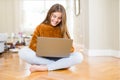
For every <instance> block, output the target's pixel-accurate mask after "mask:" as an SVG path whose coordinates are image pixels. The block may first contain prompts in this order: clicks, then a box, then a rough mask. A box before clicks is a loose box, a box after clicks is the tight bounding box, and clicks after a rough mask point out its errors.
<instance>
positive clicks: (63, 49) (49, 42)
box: [36, 37, 73, 57]
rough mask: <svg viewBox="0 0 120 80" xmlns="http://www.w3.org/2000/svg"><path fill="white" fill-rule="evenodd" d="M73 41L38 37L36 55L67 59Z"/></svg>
mask: <svg viewBox="0 0 120 80" xmlns="http://www.w3.org/2000/svg"><path fill="white" fill-rule="evenodd" d="M72 42H73V40H72V39H65V38H48V37H38V38H37V48H36V55H37V56H41V57H67V56H69V55H70V49H71V48H72Z"/></svg>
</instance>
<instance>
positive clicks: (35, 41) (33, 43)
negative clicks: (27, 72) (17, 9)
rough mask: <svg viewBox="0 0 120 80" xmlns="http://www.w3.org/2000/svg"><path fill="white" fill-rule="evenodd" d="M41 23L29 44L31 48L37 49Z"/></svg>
mask: <svg viewBox="0 0 120 80" xmlns="http://www.w3.org/2000/svg"><path fill="white" fill-rule="evenodd" d="M40 31H41V28H40V25H38V26H37V27H36V29H35V31H34V33H33V35H32V39H31V42H30V45H29V48H31V49H32V50H34V51H36V45H37V37H38V36H40Z"/></svg>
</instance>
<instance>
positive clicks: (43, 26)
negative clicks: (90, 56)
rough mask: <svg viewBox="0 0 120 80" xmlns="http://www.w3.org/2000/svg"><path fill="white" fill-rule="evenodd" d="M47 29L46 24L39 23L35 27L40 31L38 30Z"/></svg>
mask: <svg viewBox="0 0 120 80" xmlns="http://www.w3.org/2000/svg"><path fill="white" fill-rule="evenodd" d="M47 27H49V25H48V24H44V23H41V24H39V25H38V26H37V29H40V28H41V29H42V28H47Z"/></svg>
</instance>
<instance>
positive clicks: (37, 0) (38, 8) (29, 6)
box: [22, 0, 67, 32]
mask: <svg viewBox="0 0 120 80" xmlns="http://www.w3.org/2000/svg"><path fill="white" fill-rule="evenodd" d="M55 3H60V4H62V5H63V6H64V7H65V8H66V7H67V6H66V1H65V0H23V22H24V23H23V26H22V32H33V30H34V29H35V27H36V26H37V25H38V24H40V23H41V22H42V21H43V20H44V19H45V17H46V15H47V11H48V9H49V8H50V7H51V6H52V5H53V4H55Z"/></svg>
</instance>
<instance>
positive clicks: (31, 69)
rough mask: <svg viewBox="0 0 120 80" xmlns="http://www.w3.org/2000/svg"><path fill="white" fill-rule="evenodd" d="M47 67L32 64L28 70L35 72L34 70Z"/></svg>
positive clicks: (42, 69) (44, 69)
mask: <svg viewBox="0 0 120 80" xmlns="http://www.w3.org/2000/svg"><path fill="white" fill-rule="evenodd" d="M47 70H48V68H47V66H46V65H32V66H31V67H30V71H31V72H35V71H47Z"/></svg>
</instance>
